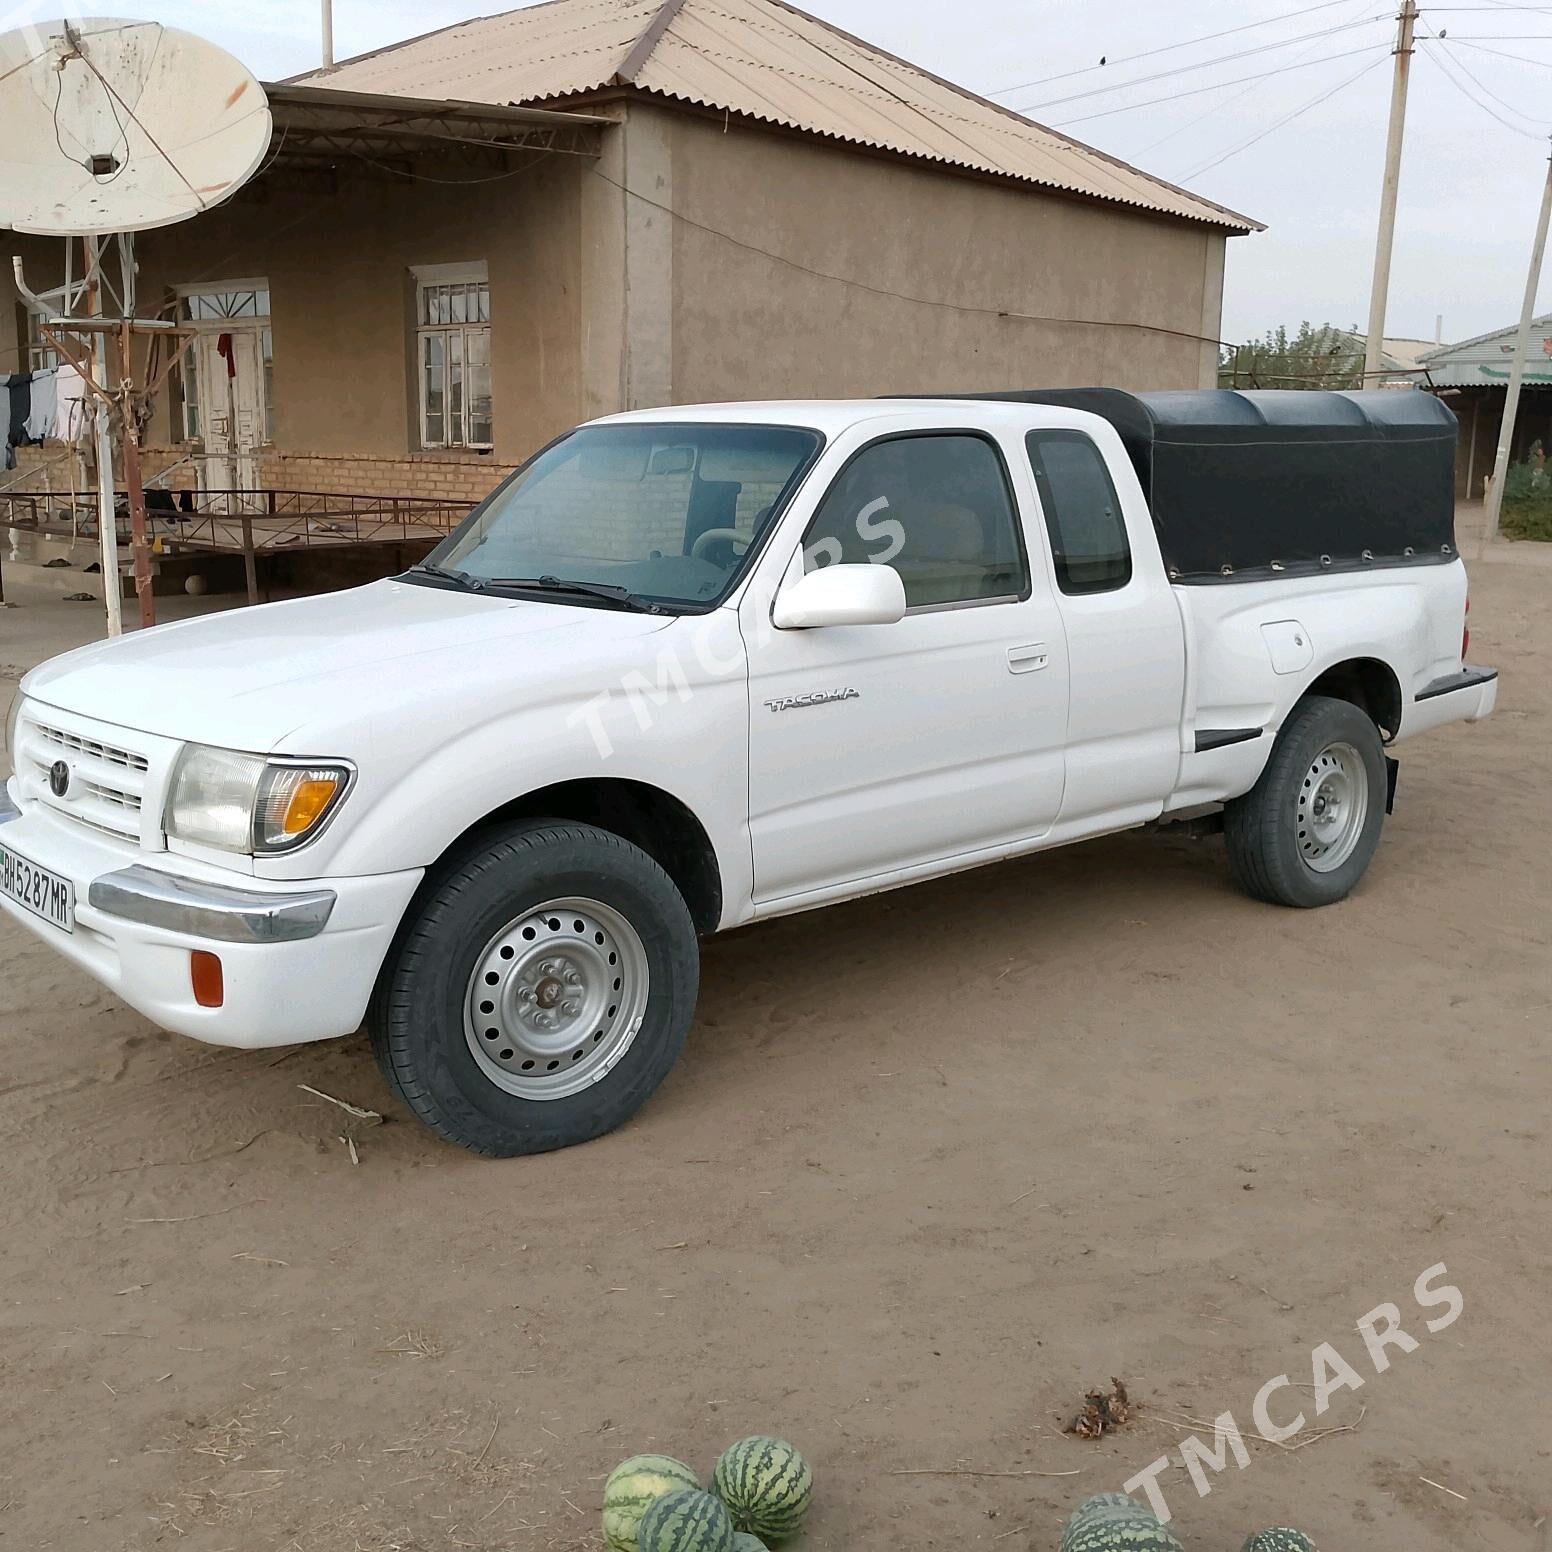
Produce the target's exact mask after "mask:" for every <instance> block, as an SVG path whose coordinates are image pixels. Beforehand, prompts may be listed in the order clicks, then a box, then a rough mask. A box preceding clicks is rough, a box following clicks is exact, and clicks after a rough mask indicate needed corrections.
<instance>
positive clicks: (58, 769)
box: [49, 760, 70, 798]
mask: <svg viewBox="0 0 1552 1552" xmlns="http://www.w3.org/2000/svg"><path fill="white" fill-rule="evenodd" d="M69 790H70V767H69V766H68V765H66V764H65V762H64V761H63V760H56V761H55V762H54V763H53V764H52V765H51V766H49V791H50V792H52V793H53V794H54V796H55V797H56V798H62V797H63V796H64V795H65V794H66V793H67V792H68V791H69Z"/></svg>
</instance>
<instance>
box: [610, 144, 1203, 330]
mask: <svg viewBox="0 0 1552 1552" xmlns="http://www.w3.org/2000/svg"><path fill="white" fill-rule="evenodd" d="M587 170H588V171H589V172H590V173H591V174H592V175H593V176H594V177H595V178H601V179H602V180H603V181H604V182H605V183H607V184H609V186H610V187H611V188H616V189H618V190H619V191H620V192H621V193H622V194H625V195H627V196H628V197H629V198H631V199H635V200H640V202H641V203H642V204H644V205H650V206H651V207H652V209H654V210H660V211H662V212H663V214H664V215H666V216H668V217H669V218H670V220H673V221H678V222H680V223H681V224H682V225H684V226H688V227H691V228H693V229H694V230H695V231H697V232H704V233H705V234H706V235H707V236H708V237H720V238H721V239H722V241H723V242H725V243H731V244H732V245H733V246H734V247H735V248H742V249H743V250H744V252H745V253H754V254H758V255H759V256H760V257H761V258H764V259H769V260H770V261H771V262H772V263H773V264H780V265H783V266H784V267H786V268H787V269H795V270H797V271H799V272H800V273H801V274H804V275H813V276H815V277H816V278H817V279H819V280H828V281H832V282H833V283H834V284H836V285H839V286H850V287H851V288H852V289H853V290H855V291H865V292H867V293H868V294H869V295H871V296H882V297H887V298H889V299H890V300H891V301H897V302H909V303H911V304H912V305H913V306H916V307H937V308H941V309H943V310H944V311H945V312H953V313H969V314H976V315H979V316H982V317H987V318H1003V319H1007V320H1009V321H1010V322H1013V323H1050V324H1058V325H1060V326H1062V327H1064V328H1083V329H1136V330H1139V331H1141V332H1142V333H1144V334H1165V335H1168V336H1170V337H1171V338H1172V339H1184V340H1193V341H1195V342H1196V343H1197V344H1201V345H1218V346H1223V345H1226V344H1229V343H1230V341H1227V340H1220V339H1214V338H1212V337H1211V336H1210V335H1207V334H1193V333H1191V332H1190V331H1189V330H1188V329H1169V328H1165V327H1164V325H1162V324H1158V323H1140V322H1134V321H1132V320H1131V319H1126V318H1063V317H1061V316H1059V315H1057V314H1054V313H1026V312H1020V311H1019V310H1017V309H1016V308H1005V307H979V306H976V305H975V304H974V303H971V302H950V301H945V300H942V299H940V298H938V297H931V296H914V295H912V294H911V293H910V292H909V291H891V290H890V289H889V288H888V287H887V286H878V285H874V284H873V283H872V282H871V281H867V280H857V279H854V278H853V277H852V276H850V275H838V274H836V273H835V272H834V271H833V270H827V269H816V268H815V267H814V266H813V265H811V264H803V263H800V262H799V261H798V260H797V259H789V258H788V257H787V256H786V255H785V254H782V253H777V252H776V251H775V250H774V249H772V248H762V247H761V246H760V245H759V244H758V243H752V242H748V241H746V240H745V239H744V238H742V237H735V236H734V235H733V234H732V233H731V232H724V231H723V230H722V229H721V228H720V227H716V226H708V225H707V224H706V223H705V222H704V221H697V220H695V219H694V218H693V217H692V216H687V215H685V213H684V212H683V211H682V210H675V209H674V208H673V206H672V205H665V204H663V203H662V202H661V201H660V200H655V199H653V198H652V197H651V196H650V195H648V194H643V193H641V192H640V191H639V190H637V189H633V188H630V187H629V186H628V185H626V184H624V183H621V182H620V181H619V179H617V178H611V177H610V176H609V174H608V173H606V172H601V171H600V170H599V169H598V168H597V167H596V166H593V167H589V168H588V169H587Z"/></svg>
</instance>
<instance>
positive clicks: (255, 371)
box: [196, 328, 264, 511]
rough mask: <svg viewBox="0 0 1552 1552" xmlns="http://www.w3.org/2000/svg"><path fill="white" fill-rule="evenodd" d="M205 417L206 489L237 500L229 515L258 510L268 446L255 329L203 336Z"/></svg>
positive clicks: (201, 378) (201, 372)
mask: <svg viewBox="0 0 1552 1552" xmlns="http://www.w3.org/2000/svg"><path fill="white" fill-rule="evenodd" d="M196 349H197V350H198V353H199V361H198V368H199V382H200V385H201V391H202V400H203V402H202V406H201V407H202V410H203V413H204V437H205V457H204V470H203V486H204V489H205V490H206V491H207V492H220V491H229V492H233V493H234V494H233V495H232V496H231V497H230V499H229V500H228V501H226V502H225V503H224V505H225V508H226V510H228V511H241V510H243V509H244V508H245V507H246V508H247V509H249V510H254V509H256V507H257V499H256V495H255V493H256V492H257V491H258V488H259V446H260V444H261V443H262V442H263V440H264V357H263V353H262V351H261V349H260V342H259V331H258V329H256V328H235V329H223V330H221V331H219V332H215V331H211V332H208V333H202V334H201V335H200V336H199V340H198V344H197V346H196Z"/></svg>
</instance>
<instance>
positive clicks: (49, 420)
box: [27, 367, 58, 442]
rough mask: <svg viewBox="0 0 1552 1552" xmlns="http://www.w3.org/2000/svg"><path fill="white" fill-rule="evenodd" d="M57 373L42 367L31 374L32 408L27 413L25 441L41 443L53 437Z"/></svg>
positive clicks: (54, 369) (52, 368)
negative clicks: (46, 438)
mask: <svg viewBox="0 0 1552 1552" xmlns="http://www.w3.org/2000/svg"><path fill="white" fill-rule="evenodd" d="M57 377H58V371H57V369H56V368H54V367H44V368H43V370H42V371H39V372H34V373H33V374H32V408H31V409H30V410H29V411H28V412H27V440H28V441H29V442H41V441H42V440H43V439H44V438H45V437H51V436H53V435H54V411H55V405H56V402H57V401H56V399H55V394H54V389H55V382H56V379H57Z"/></svg>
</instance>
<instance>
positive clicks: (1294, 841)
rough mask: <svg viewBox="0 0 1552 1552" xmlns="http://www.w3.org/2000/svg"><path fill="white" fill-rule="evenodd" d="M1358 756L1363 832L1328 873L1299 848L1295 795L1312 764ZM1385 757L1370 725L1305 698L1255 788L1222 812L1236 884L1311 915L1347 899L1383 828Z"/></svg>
mask: <svg viewBox="0 0 1552 1552" xmlns="http://www.w3.org/2000/svg"><path fill="white" fill-rule="evenodd" d="M1338 744H1344V745H1346V746H1347V747H1348V748H1350V749H1353V750H1355V751H1356V752H1357V753H1358V755H1359V757H1360V759H1361V761H1362V765H1363V776H1364V778H1366V782H1367V787H1366V791H1367V807H1366V809H1365V812H1364V816H1363V821H1362V826H1361V829H1360V830H1359V832H1358V833H1357V835H1356V838H1355V840H1354V842H1353V848H1352V850H1351V852H1350V853H1349V854H1348V855H1347V857H1346V860H1345V861H1343V862H1342V863H1341V864H1340V865H1339V866H1336V867H1333V868H1332V869H1331V870H1330V871H1328V872H1322V871H1320V870H1318V869H1317V868H1316V867H1314V866H1312V865H1311V863H1310V861H1309V860H1308V859H1307V857H1306V854H1305V851H1304V848H1303V846H1301V835H1302V834H1303V833H1304V832H1302V831H1301V828H1300V825H1301V819H1300V807H1299V799H1300V791H1301V788H1304V787H1305V785H1306V783H1307V782H1308V781H1309V780H1310V777H1311V774H1312V770H1311V768H1312V767H1313V765H1314V763H1315V761H1316V759H1317V758H1318V757H1319V756H1320V755H1321V753H1322V751H1324V750H1327V749H1329V748H1330V747H1331V746H1333V745H1338ZM1386 790H1387V780H1386V774H1385V750H1384V745H1383V744H1382V743H1381V742H1380V734H1379V729H1378V728H1377V727H1375V725H1374V722H1373V721H1372V719H1371V718H1369V717H1368V716H1367V715H1365V713H1364V712H1362V711H1360V710H1359V709H1358V707H1356V706H1354V705H1352V704H1351V703H1350V702H1349V701H1339V700H1333V699H1331V698H1330V697H1328V696H1324V695H1311V696H1307V697H1306V698H1305V699H1304V700H1302V701H1300V702H1299V703H1298V705H1297V706H1295V707H1294V709H1293V711H1292V712H1291V713H1290V715H1289V717H1288V720H1287V721H1286V722H1285V723H1283V725H1282V727H1281V729H1279V731H1278V734H1277V739H1276V742H1275V743H1274V744H1273V745H1272V754H1271V758H1270V759H1269V760H1268V761H1267V762H1266V769H1265V770H1263V771H1262V772H1261V778H1260V780H1259V781H1257V782H1256V784H1255V786H1254V787H1252V788H1251V789H1250V791H1249V792H1247V793H1246V794H1245V795H1244V796H1243V797H1239V798H1235V799H1234V800H1233V801H1232V802H1231V803H1229V804H1228V806H1227V807H1226V808H1225V810H1224V816H1223V834H1224V839H1225V841H1226V842H1227V843H1228V852H1229V867H1230V869H1231V870H1232V872H1233V874H1234V878H1235V881H1236V882H1237V883H1238V884H1239V885H1240V887H1241V888H1242V889H1243V890H1244V891H1245V893H1246V894H1248V895H1251V896H1253V897H1254V898H1255V899H1257V900H1265V901H1267V902H1268V903H1269V904H1271V905H1291V906H1298V907H1301V908H1304V909H1308V908H1310V907H1313V906H1319V905H1333V904H1335V902H1336V901H1338V900H1343V899H1345V898H1346V897H1347V896H1348V895H1349V894H1351V893H1352V890H1353V888H1354V886H1355V885H1356V884H1357V882H1358V880H1359V879H1361V878H1362V877H1363V875H1364V872H1365V870H1366V869H1367V868H1368V866H1369V863H1370V862H1371V861H1372V860H1373V857H1374V853H1375V851H1376V849H1377V848H1378V846H1379V843H1380V831H1381V829H1382V828H1383V827H1384V823H1385V797H1386Z"/></svg>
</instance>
